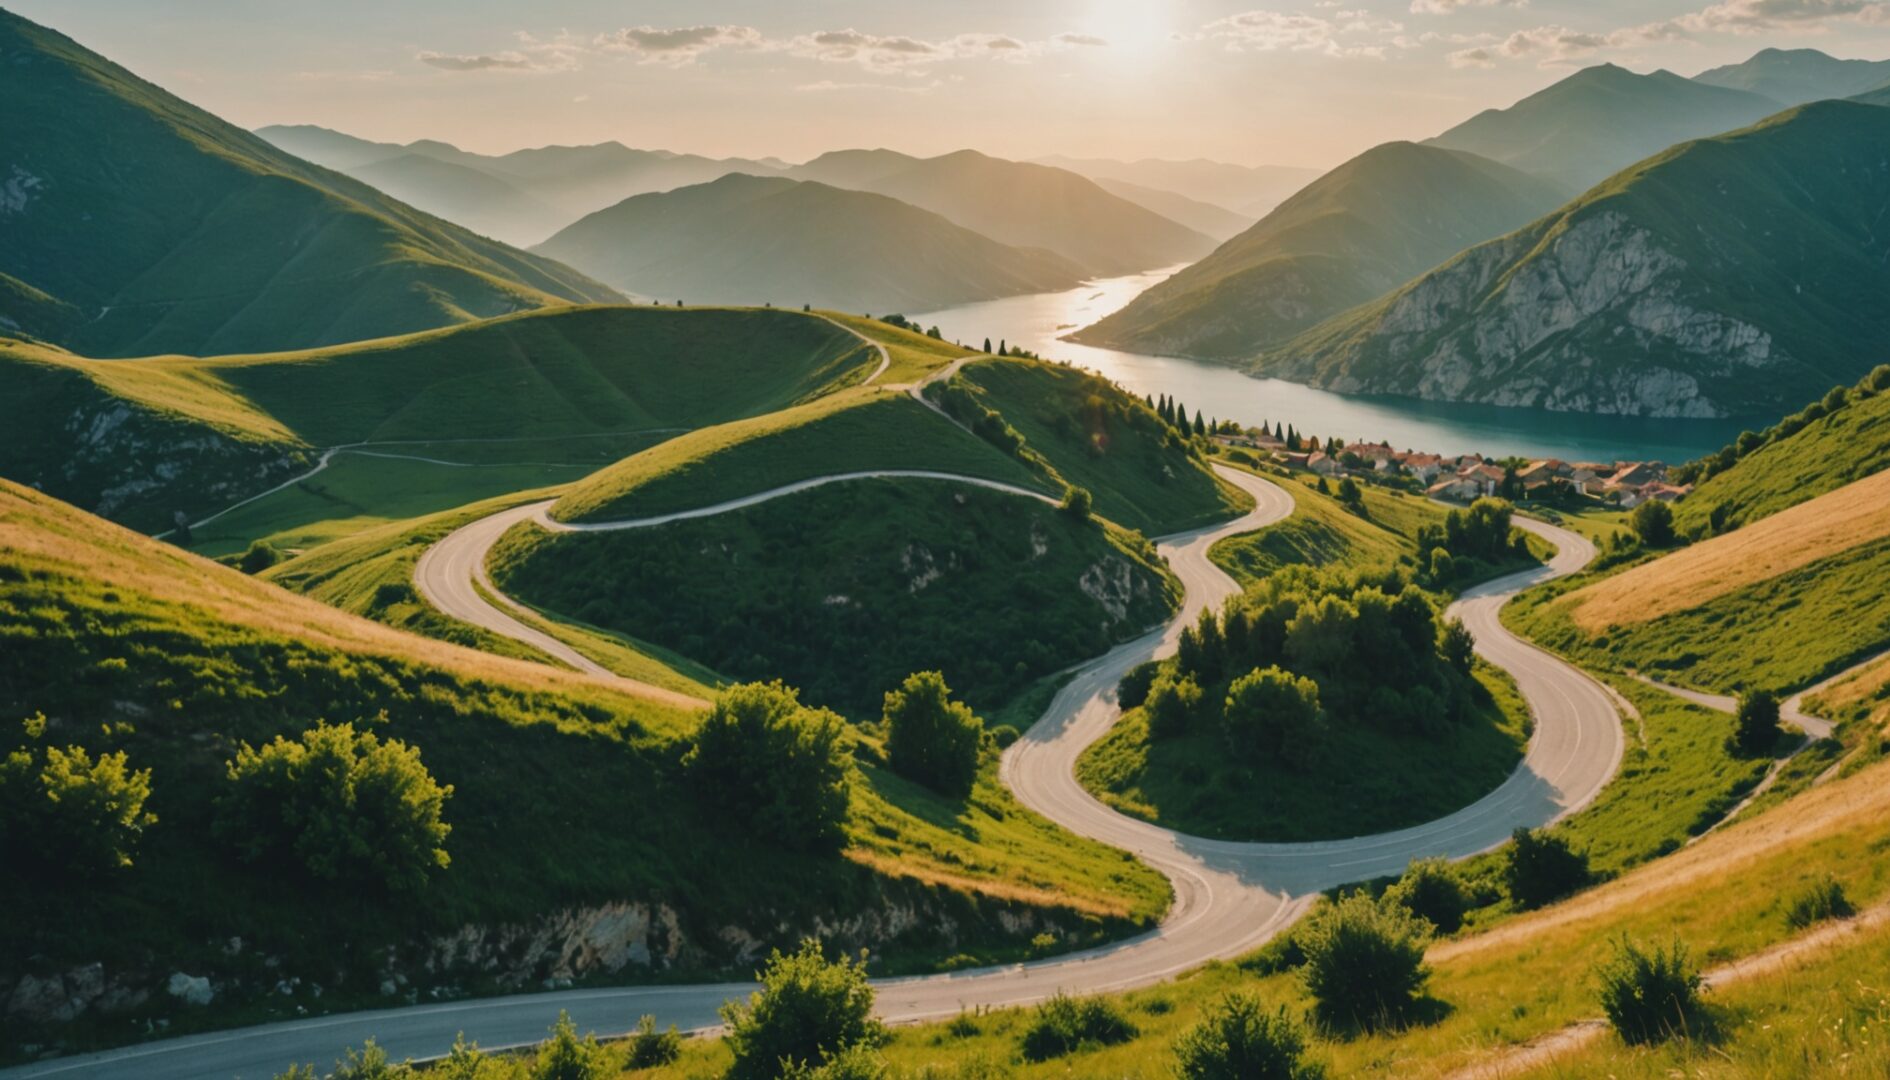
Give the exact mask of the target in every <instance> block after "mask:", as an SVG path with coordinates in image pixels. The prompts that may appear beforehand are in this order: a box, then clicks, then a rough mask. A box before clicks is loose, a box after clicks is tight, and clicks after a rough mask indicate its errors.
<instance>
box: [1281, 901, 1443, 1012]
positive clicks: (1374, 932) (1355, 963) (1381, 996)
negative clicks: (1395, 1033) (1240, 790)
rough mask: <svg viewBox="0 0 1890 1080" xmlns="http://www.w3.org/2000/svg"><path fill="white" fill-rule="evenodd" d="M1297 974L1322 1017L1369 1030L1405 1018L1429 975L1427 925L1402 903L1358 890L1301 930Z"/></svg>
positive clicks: (1320, 912) (1311, 920)
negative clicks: (1301, 957) (1303, 958)
mask: <svg viewBox="0 0 1890 1080" xmlns="http://www.w3.org/2000/svg"><path fill="white" fill-rule="evenodd" d="M1296 936H1297V937H1298V938H1299V942H1300V948H1301V949H1302V950H1304V951H1305V954H1306V963H1305V965H1304V966H1303V967H1302V968H1300V977H1301V978H1302V979H1303V980H1304V981H1305V984H1306V989H1307V991H1308V992H1309V993H1311V994H1312V996H1313V1001H1314V1011H1315V1013H1316V1014H1317V1015H1318V1016H1319V1018H1320V1019H1321V1020H1323V1021H1324V1022H1326V1023H1328V1024H1332V1025H1335V1026H1339V1027H1356V1028H1362V1029H1366V1030H1372V1029H1376V1028H1379V1027H1382V1026H1387V1025H1391V1024H1395V1023H1397V1022H1398V1021H1400V1020H1402V1019H1403V1018H1404V1017H1405V1016H1406V1015H1407V1014H1408V1012H1409V1011H1410V1008H1411V1005H1412V1004H1413V1003H1414V1002H1415V1001H1416V999H1417V995H1418V992H1419V991H1420V990H1422V989H1423V987H1424V984H1425V982H1426V981H1427V980H1428V979H1429V978H1430V974H1431V973H1430V969H1429V968H1427V967H1425V966H1424V947H1425V946H1426V945H1427V944H1429V942H1430V939H1431V926H1430V924H1429V923H1427V922H1425V921H1424V920H1422V919H1420V918H1418V917H1417V916H1415V915H1413V914H1411V913H1410V912H1409V911H1407V910H1406V909H1405V908H1404V907H1403V906H1402V905H1400V904H1395V903H1386V902H1381V901H1377V900H1374V899H1372V898H1371V897H1369V896H1366V895H1365V894H1364V893H1354V894H1352V895H1351V896H1348V897H1346V898H1345V899H1343V900H1340V901H1338V902H1337V903H1335V904H1329V905H1327V906H1325V907H1322V908H1320V909H1319V910H1318V911H1317V912H1315V913H1314V914H1313V915H1312V916H1311V917H1310V918H1309V919H1308V920H1307V921H1306V923H1305V924H1304V925H1303V926H1302V928H1301V929H1300V930H1299V932H1298V933H1297V935H1296Z"/></svg>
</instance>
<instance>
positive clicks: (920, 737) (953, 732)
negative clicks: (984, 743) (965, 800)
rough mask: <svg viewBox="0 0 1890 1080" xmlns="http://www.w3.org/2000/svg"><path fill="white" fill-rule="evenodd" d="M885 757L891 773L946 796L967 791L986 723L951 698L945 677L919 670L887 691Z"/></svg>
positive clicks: (963, 704) (968, 790)
mask: <svg viewBox="0 0 1890 1080" xmlns="http://www.w3.org/2000/svg"><path fill="white" fill-rule="evenodd" d="M881 716H882V717H883V718H884V720H885V722H886V756H887V757H888V758H889V759H890V760H891V762H892V767H893V771H895V772H897V773H899V775H901V776H904V777H906V778H907V779H910V780H916V781H918V782H919V783H921V784H924V785H925V786H927V787H929V788H933V789H934V790H937V791H941V792H944V793H945V794H947V795H966V794H969V793H970V791H971V785H972V782H973V781H975V780H976V779H977V778H978V743H979V741H980V739H981V738H982V736H983V734H984V721H982V720H980V719H978V718H977V717H976V716H974V715H972V712H971V709H970V708H969V707H968V706H966V705H965V703H964V702H962V701H953V700H952V699H951V689H950V688H949V687H947V686H946V685H945V676H944V675H942V674H941V673H939V672H936V671H919V672H914V673H913V674H911V675H908V676H906V681H905V682H904V683H903V684H901V686H900V687H899V689H897V690H893V691H891V692H889V693H887V695H886V705H885V709H884V710H883V712H882V713H881Z"/></svg>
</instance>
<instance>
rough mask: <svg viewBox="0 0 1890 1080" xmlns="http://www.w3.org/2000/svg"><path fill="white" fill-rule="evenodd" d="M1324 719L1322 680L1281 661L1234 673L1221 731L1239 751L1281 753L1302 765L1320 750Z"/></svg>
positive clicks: (1255, 756) (1256, 756)
mask: <svg viewBox="0 0 1890 1080" xmlns="http://www.w3.org/2000/svg"><path fill="white" fill-rule="evenodd" d="M1323 728H1324V725H1323V724H1322V722H1321V720H1320V713H1319V684H1318V683H1315V682H1313V681H1312V680H1311V679H1308V678H1304V677H1302V676H1297V675H1294V674H1293V673H1292V672H1290V671H1285V670H1283V669H1281V668H1277V667H1269V668H1257V669H1255V670H1253V671H1250V672H1248V673H1247V674H1245V675H1242V676H1241V677H1240V678H1238V679H1235V680H1234V683H1233V685H1232V686H1230V687H1228V689H1227V701H1226V703H1225V704H1224V705H1223V706H1222V707H1221V731H1222V733H1223V734H1224V735H1226V737H1227V746H1228V749H1229V750H1231V751H1232V752H1233V754H1234V756H1235V757H1238V758H1243V759H1245V760H1248V761H1257V760H1263V759H1265V758H1267V757H1277V758H1279V759H1280V760H1282V761H1284V762H1286V763H1287V764H1289V765H1291V766H1292V767H1294V768H1297V769H1304V768H1306V767H1307V766H1309V765H1311V764H1312V762H1313V760H1314V759H1315V758H1316V757H1317V756H1318V753H1319V749H1320V736H1321V735H1322V734H1323V733H1324V731H1323Z"/></svg>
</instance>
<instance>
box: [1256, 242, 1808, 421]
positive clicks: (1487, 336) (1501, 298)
mask: <svg viewBox="0 0 1890 1080" xmlns="http://www.w3.org/2000/svg"><path fill="white" fill-rule="evenodd" d="M1790 362H1792V361H1791V357H1789V356H1788V355H1786V354H1785V352H1784V351H1783V350H1782V349H1781V348H1780V347H1779V346H1778V344H1777V342H1775V341H1774V340H1773V338H1772V336H1771V335H1770V334H1768V333H1767V332H1766V331H1765V330H1763V329H1761V328H1759V327H1758V326H1756V325H1753V324H1751V323H1749V322H1746V321H1743V320H1741V319H1740V318H1738V317H1737V316H1736V315H1734V314H1732V313H1729V312H1727V311H1722V310H1716V309H1715V305H1714V303H1713V302H1712V300H1711V299H1710V294H1708V293H1707V292H1706V291H1705V290H1702V289H1700V288H1699V287H1698V283H1697V278H1696V275H1695V274H1694V270H1693V268H1692V267H1690V266H1689V265H1688V263H1687V261H1686V260H1685V259H1683V258H1682V257H1681V256H1679V255H1678V254H1676V253H1675V252H1674V251H1672V250H1671V249H1670V248H1669V247H1668V246H1666V245H1665V244H1663V243H1662V241H1661V239H1660V238H1659V237H1657V236H1656V235H1655V234H1654V233H1652V232H1651V231H1649V230H1647V229H1645V228H1642V227H1639V226H1637V225H1636V224H1635V223H1633V222H1632V221H1630V220H1629V219H1627V218H1626V217H1624V216H1623V215H1621V214H1618V213H1609V212H1604V213H1596V214H1592V215H1589V216H1587V217H1584V218H1581V219H1579V220H1576V221H1575V222H1573V223H1572V224H1569V225H1568V226H1567V227H1566V228H1560V229H1557V230H1553V231H1551V232H1550V233H1549V234H1548V235H1547V236H1546V237H1544V236H1541V235H1539V234H1537V233H1534V232H1531V233H1525V234H1518V235H1517V236H1513V237H1509V238H1506V239H1505V240H1502V241H1499V242H1496V243H1492V244H1489V245H1485V246H1483V247H1480V248H1476V249H1473V250H1472V251H1470V252H1468V253H1466V254H1465V255H1464V256H1463V257H1461V258H1459V259H1458V260H1457V261H1455V262H1453V263H1451V264H1450V265H1448V266H1445V267H1443V268H1441V269H1439V270H1438V271H1436V272H1434V273H1432V274H1430V275H1427V276H1426V277H1424V278H1421V279H1419V280H1418V281H1416V282H1414V283H1413V284H1412V285H1410V286H1408V287H1407V288H1406V289H1405V290H1404V291H1403V292H1401V293H1399V294H1398V295H1397V296H1396V297H1395V298H1393V299H1392V300H1391V301H1390V302H1389V303H1388V304H1387V305H1386V307H1385V308H1384V309H1383V311H1382V313H1381V315H1380V316H1379V317H1378V318H1377V319H1376V320H1375V321H1374V322H1372V323H1370V324H1369V327H1368V329H1367V332H1366V333H1364V334H1363V335H1362V336H1355V337H1351V338H1348V339H1346V340H1344V341H1341V342H1340V343H1338V344H1337V345H1336V346H1332V347H1329V348H1325V349H1320V350H1314V351H1309V352H1307V353H1304V354H1301V355H1298V356H1293V357H1288V358H1286V359H1285V360H1284V361H1283V363H1284V366H1285V368H1286V370H1287V371H1288V372H1290V373H1292V374H1295V375H1297V376H1299V377H1303V378H1308V379H1310V380H1312V381H1314V382H1317V383H1318V384H1320V385H1323V386H1326V387H1328V388H1330V389H1334V390H1340V391H1351V392H1362V393H1392V394H1408V395H1412V396H1416V397H1421V398H1428V399H1433V400H1444V401H1473V402H1482V403H1487V404H1492V405H1519V406H1534V407H1538V408H1547V409H1556V410H1566V411H1578V412H1594V413H1609V414H1620V415H1634V416H1659V417H1714V416H1724V415H1727V413H1728V412H1729V411H1730V410H1729V408H1728V407H1727V405H1726V403H1725V402H1722V401H1721V400H1719V399H1718V398H1717V397H1716V393H1717V387H1719V386H1722V385H1725V383H1726V382H1727V381H1730V380H1734V379H1736V378H1737V375H1738V373H1739V372H1740V371H1741V370H1742V369H1763V368H1766V367H1769V366H1772V365H1775V364H1781V363H1790Z"/></svg>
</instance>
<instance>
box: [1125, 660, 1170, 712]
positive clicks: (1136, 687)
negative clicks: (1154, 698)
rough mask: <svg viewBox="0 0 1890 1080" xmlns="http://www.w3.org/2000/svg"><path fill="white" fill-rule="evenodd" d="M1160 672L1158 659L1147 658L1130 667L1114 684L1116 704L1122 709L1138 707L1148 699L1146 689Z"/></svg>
mask: <svg viewBox="0 0 1890 1080" xmlns="http://www.w3.org/2000/svg"><path fill="white" fill-rule="evenodd" d="M1161 673H1162V662H1161V661H1160V660H1149V661H1146V662H1144V663H1140V664H1137V665H1135V666H1134V667H1132V668H1130V669H1129V671H1128V673H1127V674H1125V675H1124V676H1122V681H1121V682H1119V683H1117V684H1116V704H1118V705H1120V706H1122V708H1123V709H1125V710H1126V709H1135V708H1140V707H1141V706H1142V704H1143V703H1144V702H1146V701H1147V700H1148V691H1149V688H1150V687H1151V686H1153V685H1154V684H1155V678H1156V676H1158V675H1160V674H1161Z"/></svg>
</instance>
